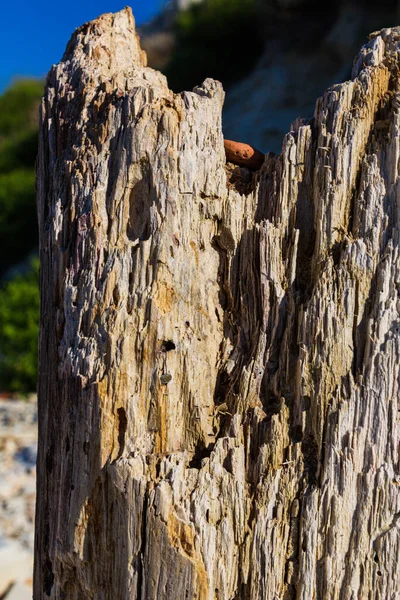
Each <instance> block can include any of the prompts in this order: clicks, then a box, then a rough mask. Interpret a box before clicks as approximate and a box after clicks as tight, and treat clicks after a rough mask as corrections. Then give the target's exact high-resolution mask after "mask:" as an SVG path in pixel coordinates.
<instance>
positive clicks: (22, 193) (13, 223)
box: [0, 169, 37, 271]
mask: <svg viewBox="0 0 400 600" xmlns="http://www.w3.org/2000/svg"><path fill="white" fill-rule="evenodd" d="M0 234H1V238H2V248H3V252H2V253H1V255H0V271H1V270H5V269H6V268H8V267H10V266H11V265H12V264H15V263H17V262H19V261H21V260H22V259H24V258H25V256H26V255H27V254H28V253H29V251H31V250H32V249H34V248H36V246H37V218H36V204H35V173H34V170H33V169H16V170H14V171H10V172H9V173H0Z"/></svg>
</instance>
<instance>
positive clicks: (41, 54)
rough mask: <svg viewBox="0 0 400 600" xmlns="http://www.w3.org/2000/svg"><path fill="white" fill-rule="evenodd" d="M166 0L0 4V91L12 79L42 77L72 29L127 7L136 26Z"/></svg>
mask: <svg viewBox="0 0 400 600" xmlns="http://www.w3.org/2000/svg"><path fill="white" fill-rule="evenodd" d="M164 3H165V0H130V1H129V0H125V1H124V0H121V1H120V2H118V1H117V0H97V1H95V0H54V1H52V2H50V1H49V0H30V1H29V0H11V1H6V2H4V3H2V9H1V17H2V23H3V26H2V28H1V29H2V32H1V36H0V56H1V62H0V92H1V91H3V90H4V89H5V88H6V87H8V85H9V84H10V83H11V82H12V80H13V78H16V77H24V76H31V75H33V76H36V77H44V76H45V75H46V73H47V71H48V70H49V69H50V67H51V65H52V64H54V63H57V62H58V61H59V60H60V58H61V56H62V54H63V52H64V49H65V46H66V44H67V42H68V40H69V38H70V37H71V34H72V32H73V31H74V29H76V28H77V27H79V26H80V25H82V23H85V22H86V21H90V20H92V19H94V18H95V17H97V16H99V15H101V14H102V13H105V12H116V11H118V10H121V9H122V8H124V6H126V5H129V6H131V8H132V10H133V14H134V15H135V19H136V23H137V24H138V25H140V24H141V23H145V22H146V21H148V20H149V19H151V17H153V16H154V15H155V14H156V13H157V12H159V10H160V8H161V7H162V5H163V4H164Z"/></svg>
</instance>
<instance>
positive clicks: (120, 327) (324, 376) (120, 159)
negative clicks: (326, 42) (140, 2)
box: [34, 9, 400, 600]
mask: <svg viewBox="0 0 400 600" xmlns="http://www.w3.org/2000/svg"><path fill="white" fill-rule="evenodd" d="M399 50H400V29H392V30H389V29H388V30H383V31H381V32H378V33H375V34H373V35H372V37H371V41H370V42H369V43H368V44H366V46H364V48H363V49H362V50H361V53H360V55H359V57H358V58H357V59H356V61H355V64H354V69H353V75H352V80H351V81H348V82H346V83H343V84H340V85H335V86H333V87H332V88H331V89H329V90H328V91H327V92H326V94H325V95H324V96H323V97H322V98H320V99H319V100H318V102H317V105H316V110H315V115H314V118H313V119H312V120H311V121H309V122H306V121H300V120H299V121H298V122H296V123H295V124H294V125H293V129H292V131H291V132H290V133H288V134H287V136H286V137H285V139H284V141H283V150H282V154H281V155H280V156H272V155H268V156H267V157H266V160H265V162H264V164H263V166H262V167H261V169H260V170H258V171H256V172H251V171H249V170H247V169H245V168H240V167H235V166H234V165H231V164H228V165H226V160H225V153H224V140H223V133H222V127H221V108H222V104H223V99H224V94H223V90H222V87H221V85H220V84H219V83H218V82H215V81H212V80H206V81H205V82H204V83H203V84H202V85H201V86H199V87H197V88H195V89H194V90H193V91H192V92H183V93H181V94H177V95H174V94H173V93H172V92H171V91H170V90H169V89H168V85H167V81H166V79H165V77H164V76H162V75H161V74H160V73H158V72H155V71H153V70H151V69H149V68H146V66H145V57H144V55H143V53H142V52H141V50H140V46H139V41H138V38H137V36H136V34H135V27H134V20H133V18H132V14H131V12H130V10H129V9H125V10H123V11H121V12H120V13H118V14H115V15H111V14H107V15H103V16H102V17H100V18H98V19H96V20H95V21H93V22H91V23H88V24H86V25H84V26H83V27H81V28H80V29H78V30H77V31H76V32H75V34H74V35H73V37H72V40H71V42H70V44H69V45H68V48H67V51H66V53H65V55H64V57H63V59H62V61H61V62H60V63H59V64H58V65H57V66H55V67H54V68H53V69H52V71H51V72H50V74H49V77H48V81H47V87H46V91H45V95H44V99H43V102H42V107H41V128H40V132H41V133H40V155H39V160H38V211H39V221H40V240H41V297H42V299H41V315H42V316H41V335H40V376H39V456H38V500H37V518H36V564H35V582H34V588H35V591H34V598H35V600H39V599H46V598H51V599H57V600H61V599H64V600H85V599H89V598H90V599H96V600H111V599H115V600H123V599H128V598H129V599H132V600H156V599H157V600H164V599H165V600H167V599H168V600H184V599H186V600H187V599H193V600H194V599H197V600H232V599H236V600H239V599H240V600H258V599H260V600H261V599H265V600H272V599H278V598H279V599H285V600H288V599H291V598H297V599H299V600H300V599H301V600H311V599H312V598H320V599H324V600H326V599H339V598H340V599H341V600H343V599H346V600H347V599H348V600H350V599H352V600H355V599H357V600H359V599H367V598H368V599H376V600H378V599H379V600H382V599H387V600H389V599H396V598H399V597H400V570H399V568H398V563H399V555H400V549H399V543H400V538H399V526H400V519H399V517H400V495H399V485H400V472H399V469H400V464H399V449H400V446H399V417H400V412H399V411H400V400H399V356H400V315H399V308H400V297H399V293H400V258H399V242H400V238H399V209H400V206H399V204H400V202H399V164H400V162H399V159H400V153H399V149H400V133H399V132H400V108H399V107H400V102H399V100H400V95H399V89H398V88H399V74H398V67H399V62H398V53H399Z"/></svg>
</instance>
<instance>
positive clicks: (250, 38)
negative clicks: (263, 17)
mask: <svg viewBox="0 0 400 600" xmlns="http://www.w3.org/2000/svg"><path fill="white" fill-rule="evenodd" d="M176 29H177V30H176V46H175V50H174V53H173V56H172V59H171V61H170V63H169V64H168V66H167V69H166V72H165V74H166V75H167V77H168V83H169V85H170V87H171V88H172V89H173V90H174V91H181V90H182V89H191V88H193V87H194V86H195V85H199V84H200V83H202V82H203V81H204V79H205V78H206V77H213V78H215V79H219V80H220V81H222V82H223V84H224V85H225V87H227V86H229V84H231V83H233V82H234V81H236V80H238V79H240V78H241V77H243V76H244V75H245V74H246V73H248V72H249V70H250V68H251V65H252V64H254V61H255V60H256V58H257V57H258V56H259V54H260V53H261V50H262V47H263V43H262V38H261V35H260V33H259V30H258V19H257V0H205V1H204V2H203V3H201V4H197V5H194V6H192V7H191V8H190V9H189V10H187V11H184V12H182V13H181V14H180V15H179V16H178V20H177V26H176Z"/></svg>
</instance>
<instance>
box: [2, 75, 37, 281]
mask: <svg viewBox="0 0 400 600" xmlns="http://www.w3.org/2000/svg"><path fill="white" fill-rule="evenodd" d="M42 93H43V85H42V83H41V82H39V81H37V80H21V81H18V82H16V83H15V84H14V85H13V86H12V87H10V88H9V89H8V90H6V92H4V94H3V95H1V96H0V238H1V248H2V252H0V278H1V276H2V275H4V273H5V272H6V271H7V269H8V268H10V267H11V266H12V265H13V264H15V263H17V262H19V261H21V260H22V259H23V258H25V257H26V256H27V255H28V254H29V252H32V251H33V250H35V249H36V248H37V246H38V235H37V223H36V222H37V219H36V203H35V160H36V155H37V132H38V116H37V115H38V107H39V102H40V98H41V96H42Z"/></svg>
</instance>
